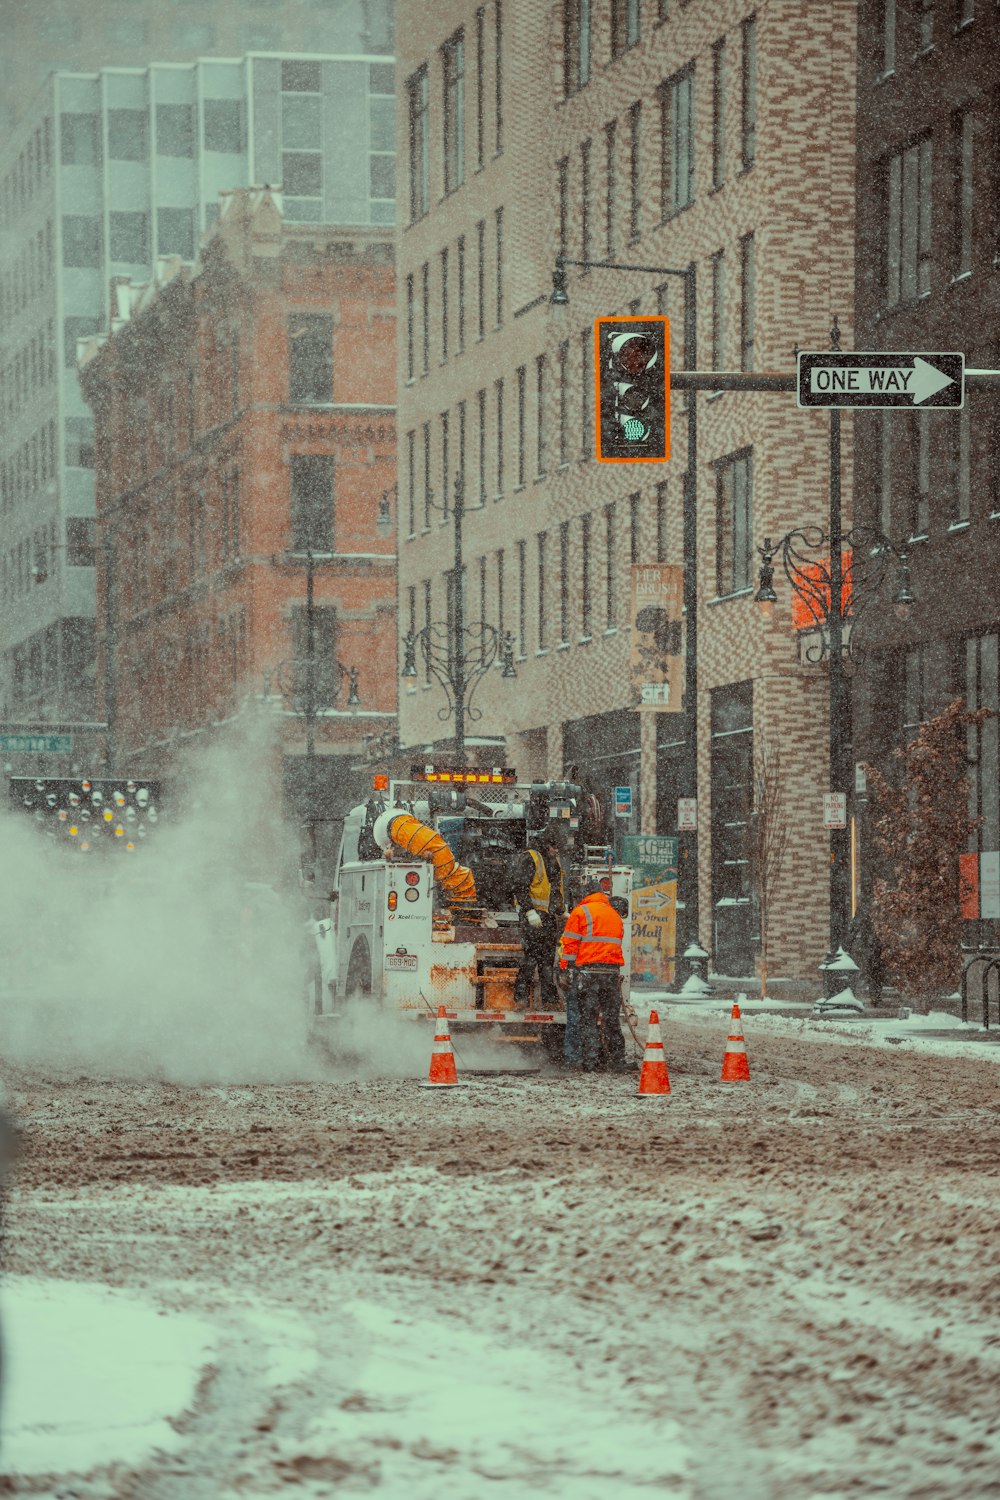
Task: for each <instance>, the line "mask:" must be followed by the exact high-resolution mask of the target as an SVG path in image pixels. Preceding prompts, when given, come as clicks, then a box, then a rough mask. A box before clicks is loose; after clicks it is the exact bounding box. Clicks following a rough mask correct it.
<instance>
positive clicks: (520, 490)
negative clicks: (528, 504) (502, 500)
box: [514, 484, 528, 495]
mask: <svg viewBox="0 0 1000 1500" xmlns="http://www.w3.org/2000/svg"><path fill="white" fill-rule="evenodd" d="M527 488H528V486H527V485H526V484H515V486H514V494H515V495H523V494H524V492H525V490H526V489H527Z"/></svg>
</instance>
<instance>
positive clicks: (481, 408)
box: [476, 386, 486, 505]
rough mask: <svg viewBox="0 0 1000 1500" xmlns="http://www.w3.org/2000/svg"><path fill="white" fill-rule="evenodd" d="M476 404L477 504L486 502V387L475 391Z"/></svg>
mask: <svg viewBox="0 0 1000 1500" xmlns="http://www.w3.org/2000/svg"><path fill="white" fill-rule="evenodd" d="M476 405H477V408H478V412H479V432H478V460H477V464H476V467H477V469H478V474H479V484H478V489H477V493H478V496H479V504H480V505H485V504H486V388H485V386H484V387H483V389H482V390H481V391H477V392H476Z"/></svg>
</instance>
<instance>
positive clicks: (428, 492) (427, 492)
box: [423, 422, 434, 531]
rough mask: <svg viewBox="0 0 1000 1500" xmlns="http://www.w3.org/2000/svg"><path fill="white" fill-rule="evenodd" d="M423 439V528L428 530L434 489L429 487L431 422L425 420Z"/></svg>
mask: <svg viewBox="0 0 1000 1500" xmlns="http://www.w3.org/2000/svg"><path fill="white" fill-rule="evenodd" d="M423 439H424V523H423V524H424V530H425V531H429V530H430V527H431V499H432V498H433V495H434V491H433V490H432V489H431V424H430V423H429V422H425V423H424V425H423Z"/></svg>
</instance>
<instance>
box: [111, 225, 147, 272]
mask: <svg viewBox="0 0 1000 1500" xmlns="http://www.w3.org/2000/svg"><path fill="white" fill-rule="evenodd" d="M108 232H109V237H110V240H111V259H112V260H113V261H122V262H124V263H125V264H126V265H131V266H148V265H149V215H148V214H143V213H115V212H112V213H109V214H108Z"/></svg>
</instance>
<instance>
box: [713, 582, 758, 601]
mask: <svg viewBox="0 0 1000 1500" xmlns="http://www.w3.org/2000/svg"><path fill="white" fill-rule="evenodd" d="M752 593H753V584H752V583H751V584H748V585H747V587H746V588H744V589H733V591H732V593H731V594H716V596H715V598H714V599H708V600H706V603H707V604H728V603H729V601H730V599H749V598H750V595H751V594H752Z"/></svg>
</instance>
